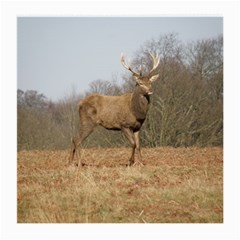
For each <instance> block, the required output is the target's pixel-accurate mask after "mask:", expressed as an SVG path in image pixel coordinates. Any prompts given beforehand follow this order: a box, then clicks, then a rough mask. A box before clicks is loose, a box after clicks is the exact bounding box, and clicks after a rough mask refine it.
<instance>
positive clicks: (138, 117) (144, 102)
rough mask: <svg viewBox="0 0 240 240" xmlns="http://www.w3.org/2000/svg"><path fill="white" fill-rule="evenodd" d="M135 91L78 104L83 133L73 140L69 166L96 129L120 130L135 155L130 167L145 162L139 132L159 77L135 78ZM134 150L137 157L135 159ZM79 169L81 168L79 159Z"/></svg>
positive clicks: (92, 98) (93, 95)
mask: <svg viewBox="0 0 240 240" xmlns="http://www.w3.org/2000/svg"><path fill="white" fill-rule="evenodd" d="M134 77H135V80H136V87H135V89H134V91H133V93H128V94H124V95H122V96H104V95H99V94H92V95H89V96H87V97H86V98H84V99H83V100H81V101H80V103H79V117H80V133H79V137H76V138H75V139H73V141H72V142H73V147H72V149H71V154H70V158H69V163H71V162H72V161H73V159H74V154H75V152H76V150H77V148H78V147H79V146H80V145H81V144H82V142H83V141H84V140H85V139H86V138H87V137H88V136H89V134H90V133H91V132H92V131H93V130H94V128H95V127H96V126H97V125H100V126H102V127H104V128H106V129H109V130H121V131H122V132H123V133H124V135H125V136H126V137H127V139H128V140H129V142H130V143H131V145H132V155H131V157H130V160H129V165H132V164H133V163H134V162H135V160H136V161H137V162H140V163H141V161H142V157H141V152H140V141H139V131H140V128H141V126H142V124H143V123H144V120H145V118H146V115H147V111H148V107H149V102H150V97H149V95H150V94H152V82H153V81H154V80H156V78H157V77H158V75H157V76H156V75H154V76H152V77H142V76H140V75H139V76H134ZM135 150H136V152H137V155H136V156H135ZM78 165H79V166H80V165H81V159H79V163H78Z"/></svg>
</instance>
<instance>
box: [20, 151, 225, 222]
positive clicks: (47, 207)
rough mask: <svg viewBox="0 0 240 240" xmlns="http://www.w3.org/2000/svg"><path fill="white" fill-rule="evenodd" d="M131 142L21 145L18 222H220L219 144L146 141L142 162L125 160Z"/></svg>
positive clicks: (220, 156) (128, 154) (221, 178)
mask: <svg viewBox="0 0 240 240" xmlns="http://www.w3.org/2000/svg"><path fill="white" fill-rule="evenodd" d="M130 153H131V150H130V148H129V149H127V148H111V149H84V150H83V152H82V158H83V163H84V164H85V165H84V167H82V168H81V169H78V168H77V167H73V166H71V167H68V166H66V164H67V158H68V154H69V152H68V151H21V152H18V155H17V156H18V161H17V173H18V178H17V203H18V206H17V211H18V212H17V219H18V223H222V222H223V149H222V148H169V147H165V148H151V149H150V148H149V149H148V148H146V149H142V155H143V159H144V163H145V165H144V166H143V167H140V166H134V167H126V163H127V161H128V158H129V156H130Z"/></svg>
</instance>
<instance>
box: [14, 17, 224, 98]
mask: <svg viewBox="0 0 240 240" xmlns="http://www.w3.org/2000/svg"><path fill="white" fill-rule="evenodd" d="M17 24H18V39H17V41H18V57H17V60H18V74H17V77H18V78H17V81H18V88H19V89H22V90H23V91H26V90H37V91H38V92H39V93H43V94H44V95H45V96H46V97H47V98H49V99H52V100H58V99H61V98H62V97H64V96H66V95H68V94H70V92H71V91H72V89H73V88H74V89H75V90H76V92H77V93H84V91H86V90H87V89H88V85H89V83H90V82H92V81H94V80H97V79H104V80H112V76H113V75H117V76H118V78H121V75H122V74H123V73H124V71H126V70H124V68H123V67H122V66H121V64H120V54H121V52H124V53H126V55H127V57H128V56H129V57H130V58H131V57H132V56H133V55H134V52H135V51H137V50H138V49H139V48H140V46H141V45H143V44H144V42H146V41H147V40H151V39H157V38H158V37H159V36H160V35H162V34H165V33H171V32H174V33H178V36H179V39H180V40H182V41H184V42H185V41H192V40H198V39H204V38H211V37H216V36H218V35H219V34H222V33H223V18H221V17H179V18H177V17H154V18H136V17H134V18H126V17H122V18H120V17H119V18H116V17H114V18H113V17H112V18H103V17H99V18H90V17H85V18H84V17H74V18H67V17H62V18H56V17H19V18H18V22H17Z"/></svg>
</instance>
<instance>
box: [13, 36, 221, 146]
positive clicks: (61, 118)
mask: <svg viewBox="0 0 240 240" xmlns="http://www.w3.org/2000/svg"><path fill="white" fill-rule="evenodd" d="M149 52H153V53H158V54H159V55H160V58H161V62H160V67H159V70H158V71H159V79H158V80H156V81H155V83H154V86H153V89H154V94H153V95H152V96H151V105H150V109H149V112H148V115H147V118H146V121H145V123H144V125H143V127H142V130H141V141H142V145H143V146H145V147H156V146H173V147H189V146H200V147H204V146H222V145H223V36H222V35H221V36H218V37H215V38H211V39H201V40H197V41H192V42H188V43H183V42H181V41H180V40H179V38H178V35H177V34H174V33H170V34H165V35H161V36H160V37H159V38H157V39H152V40H149V41H147V42H145V43H144V44H143V45H142V46H140V48H139V49H138V50H137V51H136V53H135V55H134V58H133V61H132V63H131V65H132V66H133V68H134V67H135V68H136V69H137V68H139V66H140V65H141V66H142V71H143V73H144V72H145V73H147V72H148V71H149V69H150V68H151V67H152V66H151V64H152V62H151V58H150V56H149ZM133 87H134V81H133V80H132V79H131V75H130V74H129V73H125V74H124V75H123V76H122V83H121V84H118V83H117V81H115V79H111V80H95V81H93V82H92V83H90V85H89V90H88V91H87V92H86V93H85V94H84V95H79V94H77V93H75V92H72V93H70V94H69V96H65V97H63V98H62V99H61V100H59V101H57V102H53V101H50V100H49V99H48V98H47V97H46V96H44V95H43V94H41V93H38V92H37V91H33V90H28V91H25V92H23V91H22V90H20V89H18V91H17V117H18V119H17V142H18V150H22V149H67V148H69V147H70V142H71V138H72V137H73V136H74V135H76V134H77V132H78V129H79V117H78V108H77V106H78V102H79V100H80V99H82V98H83V97H84V96H85V95H88V94H91V93H100V94H105V95H121V94H124V93H126V92H131V91H132V89H133ZM84 145H85V147H116V146H127V145H128V143H127V141H126V140H125V137H124V136H122V135H121V133H120V132H113V131H107V130H105V129H103V128H101V127H99V128H98V129H97V131H95V132H94V133H93V134H92V135H90V137H89V138H88V139H87V140H86V142H85V143H84Z"/></svg>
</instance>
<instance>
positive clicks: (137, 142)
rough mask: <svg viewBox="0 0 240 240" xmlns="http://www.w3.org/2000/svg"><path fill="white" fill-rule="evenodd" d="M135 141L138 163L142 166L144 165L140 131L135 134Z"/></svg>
mask: <svg viewBox="0 0 240 240" xmlns="http://www.w3.org/2000/svg"><path fill="white" fill-rule="evenodd" d="M134 140H135V143H136V152H137V161H138V162H139V163H140V165H143V163H142V155H141V149H140V140H139V131H137V132H134Z"/></svg>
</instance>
